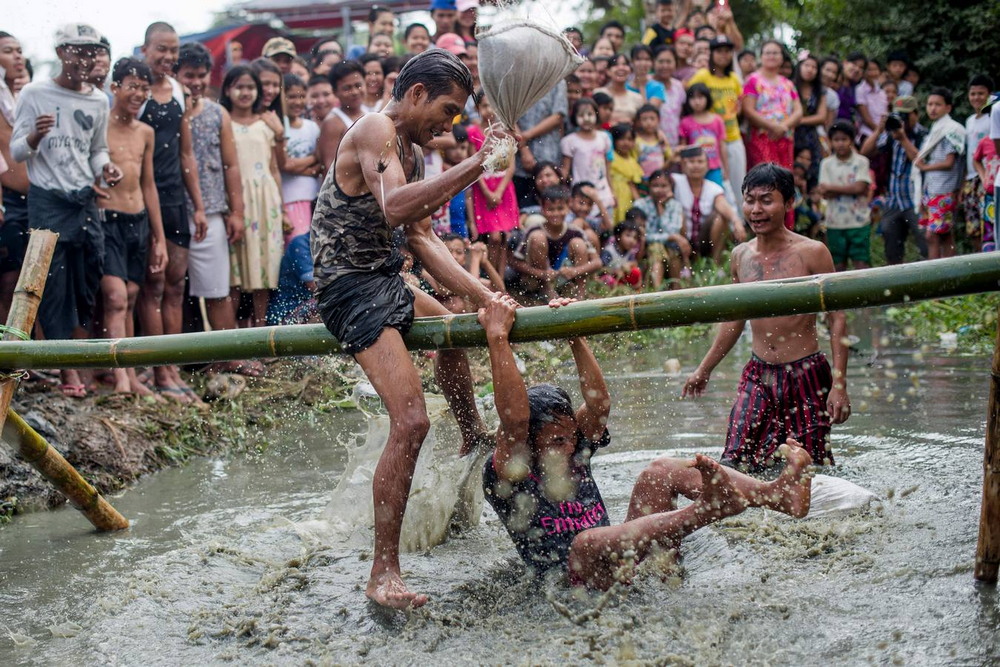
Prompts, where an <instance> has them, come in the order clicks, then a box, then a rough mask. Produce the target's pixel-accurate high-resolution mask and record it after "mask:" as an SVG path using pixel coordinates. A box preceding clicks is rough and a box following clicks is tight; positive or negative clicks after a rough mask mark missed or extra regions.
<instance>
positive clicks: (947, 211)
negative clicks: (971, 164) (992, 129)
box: [910, 87, 965, 259]
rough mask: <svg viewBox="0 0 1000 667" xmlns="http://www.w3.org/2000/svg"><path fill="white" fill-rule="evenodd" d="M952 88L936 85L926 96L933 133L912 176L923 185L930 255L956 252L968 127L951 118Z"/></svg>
mask: <svg viewBox="0 0 1000 667" xmlns="http://www.w3.org/2000/svg"><path fill="white" fill-rule="evenodd" d="M951 103H952V96H951V91H950V90H948V89H947V88H941V87H938V88H933V89H931V92H930V94H929V95H928V96H927V117H928V118H930V120H931V122H932V123H933V124H932V125H931V130H930V134H929V135H927V138H926V139H925V140H924V143H923V144H922V145H921V146H920V152H919V153H918V154H917V159H915V160H914V161H913V167H914V169H916V170H917V171H914V172H911V174H910V178H911V179H912V180H914V182H916V183H918V184H919V185H920V187H919V188H915V190H916V191H917V192H919V193H921V195H922V198H921V202H920V211H921V213H920V226H921V227H922V228H923V229H924V231H925V233H926V237H927V258H928V259H939V258H941V257H951V256H952V255H954V254H955V235H954V232H953V229H952V228H953V226H954V219H955V210H956V208H957V198H958V191H959V189H960V188H961V183H960V179H961V175H962V168H963V162H964V161H963V160H961V159H960V158H961V157H962V154H963V153H964V152H965V127H964V126H962V125H961V124H959V123H957V122H956V121H955V120H954V119H952V117H951V115H950V114H951Z"/></svg>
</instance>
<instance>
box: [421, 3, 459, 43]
mask: <svg viewBox="0 0 1000 667" xmlns="http://www.w3.org/2000/svg"><path fill="white" fill-rule="evenodd" d="M428 9H429V10H430V13H431V19H432V20H433V21H434V27H435V29H434V39H432V40H431V41H432V42H434V43H435V44H437V38H438V37H440V36H441V35H444V34H446V33H449V32H455V19H457V18H458V6H457V5H455V0H431V6H430V7H429V8H428Z"/></svg>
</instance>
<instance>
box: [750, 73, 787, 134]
mask: <svg viewBox="0 0 1000 667" xmlns="http://www.w3.org/2000/svg"><path fill="white" fill-rule="evenodd" d="M743 95H744V96H748V97H755V98H757V102H756V104H755V107H754V108H755V109H756V110H757V113H759V114H760V115H762V116H764V118H767V119H768V120H773V121H776V122H779V123H780V122H781V121H783V120H785V119H786V118H787V117H789V116H791V115H792V110H793V109H794V107H795V104H794V102H795V100H797V99H799V91H797V90H795V85H794V84H793V83H792V82H791V81H789V80H788V79H786V78H785V77H783V76H780V75H779V76H777V77H776V78H775V79H773V80H771V81H768V80H767V79H765V78H764V76H763V75H762V74H761V73H760V72H754V73H753V74H751V75H750V76H748V77H747V80H746V83H744V84H743Z"/></svg>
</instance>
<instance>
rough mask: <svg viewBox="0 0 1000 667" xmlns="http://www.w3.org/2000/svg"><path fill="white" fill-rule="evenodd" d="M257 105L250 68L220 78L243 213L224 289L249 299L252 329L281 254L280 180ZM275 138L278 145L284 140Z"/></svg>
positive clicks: (261, 315)
mask: <svg viewBox="0 0 1000 667" xmlns="http://www.w3.org/2000/svg"><path fill="white" fill-rule="evenodd" d="M262 100H263V94H262V92H261V84H260V79H259V78H257V75H256V73H254V71H253V70H252V69H250V68H249V67H246V66H243V65H237V66H236V67H233V68H232V69H230V70H229V71H228V72H227V73H226V78H225V79H224V80H223V82H222V96H221V98H220V100H219V101H220V103H221V104H222V106H223V107H225V108H226V110H227V111H228V112H229V113H230V115H231V116H232V120H233V134H234V136H235V140H236V154H237V156H238V158H239V163H240V176H241V178H242V181H243V210H244V235H243V239H242V240H241V241H238V242H236V243H234V244H232V245H231V246H230V270H231V273H232V275H231V281H230V284H231V285H232V286H233V287H235V288H238V289H239V290H242V291H243V292H250V293H252V294H253V322H254V323H255V325H256V326H259V325H262V324H264V322H265V321H266V318H267V302H268V298H269V292H270V290H272V289H274V288H276V287H277V286H278V276H279V273H280V270H281V256H282V251H283V250H284V242H283V240H282V226H281V189H280V187H279V186H278V183H279V181H280V179H281V177H280V175H279V172H278V162H277V159H276V157H275V152H274V146H275V145H276V143H278V137H277V136H276V135H275V132H274V130H273V129H272V127H271V125H270V124H269V123H267V122H266V121H265V120H264V119H263V117H262V111H263V107H262ZM282 132H284V130H283V129H282ZM280 138H281V140H282V142H283V141H284V135H282V136H281V137H280ZM283 152H284V151H282V153H283Z"/></svg>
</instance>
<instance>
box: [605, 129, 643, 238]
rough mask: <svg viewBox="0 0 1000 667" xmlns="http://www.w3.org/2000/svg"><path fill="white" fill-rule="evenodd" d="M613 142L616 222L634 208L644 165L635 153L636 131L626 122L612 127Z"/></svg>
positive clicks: (612, 172)
mask: <svg viewBox="0 0 1000 667" xmlns="http://www.w3.org/2000/svg"><path fill="white" fill-rule="evenodd" d="M611 143H612V145H613V146H614V150H615V154H614V157H613V158H612V160H611V165H610V172H611V192H612V193H613V194H614V197H615V216H614V221H615V224H617V223H620V222H621V221H622V220H624V219H625V213H626V211H628V210H629V209H630V208H632V202H633V201H635V200H636V199H638V198H639V187H638V186H639V185H640V184H641V183H642V177H643V173H642V167H640V166H639V161H638V160H637V159H636V154H635V132H634V131H633V130H632V126H631V125H629V124H626V123H620V124H618V125H614V126H612V128H611Z"/></svg>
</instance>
